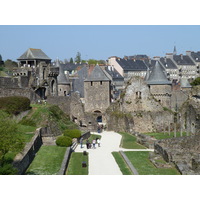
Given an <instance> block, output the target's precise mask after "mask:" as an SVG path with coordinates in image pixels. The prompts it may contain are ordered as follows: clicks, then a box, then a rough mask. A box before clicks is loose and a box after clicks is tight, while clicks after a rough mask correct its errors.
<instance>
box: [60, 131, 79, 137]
mask: <svg viewBox="0 0 200 200" xmlns="http://www.w3.org/2000/svg"><path fill="white" fill-rule="evenodd" d="M63 135H64V136H68V137H70V138H79V137H81V131H80V130H78V129H66V130H65V131H64V132H63Z"/></svg>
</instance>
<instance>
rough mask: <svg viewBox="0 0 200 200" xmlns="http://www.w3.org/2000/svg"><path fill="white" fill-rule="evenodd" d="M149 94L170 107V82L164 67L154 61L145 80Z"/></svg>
mask: <svg viewBox="0 0 200 200" xmlns="http://www.w3.org/2000/svg"><path fill="white" fill-rule="evenodd" d="M146 82H147V84H148V86H149V89H150V92H151V94H152V95H153V96H154V97H155V98H156V99H157V100H158V101H159V102H160V103H161V104H162V105H163V106H164V107H168V108H171V95H172V83H171V81H169V80H168V79H167V75H166V73H165V69H164V68H163V67H162V66H161V64H160V63H159V61H156V64H155V66H154V67H153V69H152V71H151V73H150V74H149V78H148V80H147V81H146Z"/></svg>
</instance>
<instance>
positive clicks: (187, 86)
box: [181, 78, 192, 88]
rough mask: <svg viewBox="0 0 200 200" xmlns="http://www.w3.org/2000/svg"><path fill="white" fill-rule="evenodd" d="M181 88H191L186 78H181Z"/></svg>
mask: <svg viewBox="0 0 200 200" xmlns="http://www.w3.org/2000/svg"><path fill="white" fill-rule="evenodd" d="M181 87H182V88H191V87H192V86H191V85H190V83H189V81H188V79H187V78H181Z"/></svg>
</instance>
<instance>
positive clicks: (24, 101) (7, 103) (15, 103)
mask: <svg viewBox="0 0 200 200" xmlns="http://www.w3.org/2000/svg"><path fill="white" fill-rule="evenodd" d="M0 109H1V110H5V111H6V112H7V113H9V114H15V115H17V114H19V113H20V112H22V111H26V110H28V109H30V100H29V99H28V98H27V97H20V96H11V97H1V98H0Z"/></svg>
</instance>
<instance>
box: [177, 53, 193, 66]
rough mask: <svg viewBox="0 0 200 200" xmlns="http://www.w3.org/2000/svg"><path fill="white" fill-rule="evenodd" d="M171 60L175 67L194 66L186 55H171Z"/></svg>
mask: <svg viewBox="0 0 200 200" xmlns="http://www.w3.org/2000/svg"><path fill="white" fill-rule="evenodd" d="M173 59H174V61H175V62H176V64H177V65H195V64H194V62H193V61H192V59H191V58H190V57H189V56H187V55H182V54H181V55H173Z"/></svg>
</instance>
